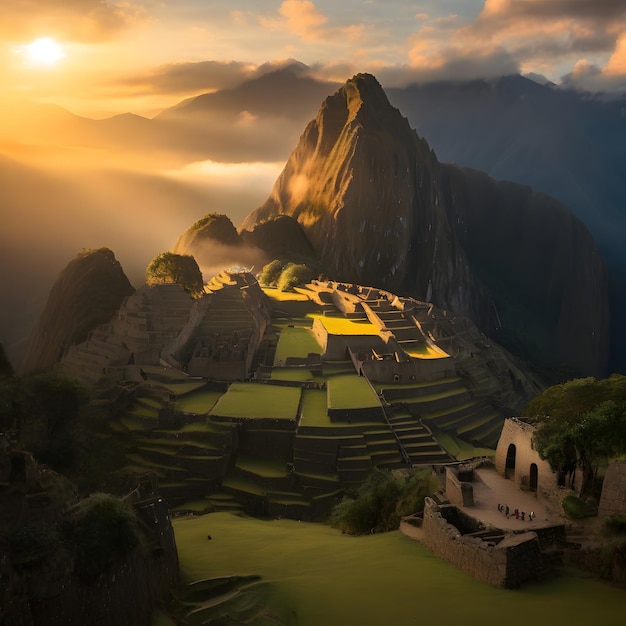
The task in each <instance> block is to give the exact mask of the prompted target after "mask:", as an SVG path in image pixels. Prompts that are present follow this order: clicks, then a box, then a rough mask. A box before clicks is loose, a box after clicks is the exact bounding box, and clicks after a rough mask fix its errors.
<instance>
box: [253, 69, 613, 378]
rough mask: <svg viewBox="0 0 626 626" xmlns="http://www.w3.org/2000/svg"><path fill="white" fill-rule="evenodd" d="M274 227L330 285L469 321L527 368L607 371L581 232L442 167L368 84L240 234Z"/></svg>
mask: <svg viewBox="0 0 626 626" xmlns="http://www.w3.org/2000/svg"><path fill="white" fill-rule="evenodd" d="M278 215H288V216H291V217H293V218H294V219H296V220H297V221H298V223H299V224H300V226H301V228H302V229H303V231H304V233H305V235H306V237H307V239H308V240H309V241H310V242H311V245H312V247H313V249H314V251H315V253H316V254H317V256H318V258H319V260H320V261H321V263H322V264H323V265H324V266H325V267H327V268H328V271H329V272H330V273H331V274H332V275H333V276H334V277H336V278H338V279H340V280H346V281H350V282H357V283H361V284H364V283H365V284H373V285H376V286H379V287H383V288H385V289H389V290H391V291H395V292H399V293H404V294H410V295H413V296H415V297H417V298H419V299H422V300H425V301H429V302H433V303H434V304H436V305H437V306H439V307H442V308H446V309H450V310H452V311H455V312H457V313H461V314H463V315H467V316H469V317H471V318H472V319H473V320H475V321H476V322H477V323H478V325H479V326H480V327H481V329H483V330H484V331H486V332H487V333H488V334H491V335H492V336H493V335H495V334H497V336H498V337H499V338H500V339H502V340H507V338H508V339H509V341H508V342H506V341H505V343H508V344H509V345H511V347H513V348H516V349H517V352H518V353H520V352H521V353H523V354H524V356H526V357H527V358H530V359H532V360H534V361H535V362H538V363H541V364H544V365H556V364H559V365H566V366H568V367H571V368H572V369H574V370H576V371H578V372H581V373H588V374H600V373H602V372H603V371H604V368H605V366H606V360H607V354H608V330H607V329H608V315H609V308H608V296H607V276H606V272H605V268H604V264H603V262H602V259H601V257H600V255H599V253H598V251H597V249H596V248H595V245H594V242H593V240H592V239H591V237H590V236H589V235H588V233H587V232H586V230H585V228H584V226H583V225H582V224H581V223H580V222H579V221H578V220H577V218H575V217H574V215H573V214H572V213H571V212H570V211H569V210H568V209H567V208H566V207H564V206H563V205H561V204H560V203H558V202H556V201H555V200H553V199H551V198H549V197H547V196H545V195H542V194H533V193H532V192H531V191H530V190H529V189H528V188H527V187H523V186H521V185H516V184H513V183H506V184H504V183H497V182H495V181H493V180H491V179H489V178H488V177H486V176H483V175H481V174H479V173H476V172H472V171H467V170H463V169H461V168H453V166H446V165H442V164H440V163H439V162H438V160H437V158H436V157H435V155H434V153H433V152H432V151H431V150H430V148H429V146H428V144H427V143H426V142H425V141H424V140H423V139H421V138H420V137H418V135H417V134H416V133H415V131H414V130H412V129H411V128H410V126H409V124H408V122H407V120H406V119H405V118H403V117H402V115H401V114H400V112H399V111H398V110H397V109H395V108H394V107H392V106H391V105H390V104H389V101H388V100H387V97H386V95H385V93H384V91H383V90H382V88H381V86H380V85H379V84H378V82H377V81H376V79H375V78H374V77H373V76H370V75H363V74H360V75H357V76H355V77H354V78H353V79H351V80H349V81H347V83H346V84H345V85H344V86H343V87H342V88H341V89H339V91H337V92H336V93H335V94H334V95H332V96H330V97H328V98H327V99H326V100H325V101H324V103H323V104H322V107H321V109H320V111H319V113H318V115H317V117H316V118H315V119H314V120H313V121H312V122H310V123H309V125H308V126H307V128H306V130H305V132H304V134H303V135H302V137H301V139H300V142H299V144H298V145H297V147H296V149H295V150H294V151H293V153H292V154H291V156H290V157H289V160H288V161H287V164H286V166H285V169H284V170H283V172H282V174H281V175H280V177H279V178H278V180H277V181H276V183H275V186H274V189H273V190H272V194H271V196H270V197H269V198H268V200H267V201H266V202H265V204H263V205H262V206H261V207H260V208H258V209H257V210H255V211H254V212H252V213H251V214H250V215H249V216H248V217H247V218H246V219H245V220H244V222H243V225H242V228H243V229H246V230H251V229H253V228H254V227H255V226H256V225H257V224H258V223H260V222H262V221H263V220H266V219H268V218H272V217H276V216H278ZM520 226H523V228H522V229H521V230H520V228H519V227H520ZM574 259H575V261H574ZM590 298H593V302H594V304H593V306H591V305H588V304H586V303H587V302H588V299H590ZM546 303H547V304H548V305H549V306H548V309H547V310H546V309H545V308H544V305H545V304H546ZM581 303H585V304H584V306H581V305H580V304H581ZM505 304H506V307H504V305H505ZM499 307H500V308H503V307H504V308H503V311H502V312H499V310H498V308H499ZM545 338H549V339H550V341H549V342H548V343H547V344H546V343H545Z"/></svg>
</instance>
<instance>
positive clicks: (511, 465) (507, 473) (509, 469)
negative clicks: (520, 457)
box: [504, 443, 517, 478]
mask: <svg viewBox="0 0 626 626" xmlns="http://www.w3.org/2000/svg"><path fill="white" fill-rule="evenodd" d="M516 453H517V449H516V448H515V444H514V443H511V444H509V447H508V449H507V451H506V463H505V465H504V477H505V478H515V455H516Z"/></svg>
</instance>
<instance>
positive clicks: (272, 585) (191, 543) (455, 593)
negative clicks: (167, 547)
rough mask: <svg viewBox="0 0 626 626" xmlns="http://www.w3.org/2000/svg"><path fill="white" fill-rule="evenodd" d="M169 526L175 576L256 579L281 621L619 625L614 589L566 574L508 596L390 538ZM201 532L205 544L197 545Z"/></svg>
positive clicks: (332, 625)
mask: <svg viewBox="0 0 626 626" xmlns="http://www.w3.org/2000/svg"><path fill="white" fill-rule="evenodd" d="M173 523H174V529H175V533H176V543H177V546H178V552H179V557H180V566H181V570H182V574H183V577H184V578H186V579H187V580H203V579H207V578H212V577H216V576H228V575H232V574H237V575H239V576H245V575H255V574H256V575H260V576H261V577H262V581H263V582H264V583H265V585H266V586H265V593H264V597H263V601H264V602H266V603H268V604H269V606H270V610H271V612H272V613H274V614H275V615H277V616H278V617H279V618H280V621H279V622H278V623H282V624H297V625H298V626H319V625H320V624H324V625H325V626H345V625H347V624H359V626H380V625H381V624H415V623H431V624H441V625H447V624H470V625H472V626H473V625H475V624H476V625H478V624H480V625H483V626H500V625H501V624H507V626H528V624H529V623H533V624H537V625H543V624H567V625H568V626H588V624H601V625H602V626H621V625H622V624H623V622H624V613H625V611H626V594H625V593H624V591H623V590H620V589H616V588H613V587H610V586H608V585H604V584H602V583H599V582H596V581H595V580H592V579H590V578H587V577H584V576H583V575H581V574H578V573H576V572H574V571H572V570H568V571H566V572H565V573H564V575H563V576H561V577H560V578H557V579H555V580H550V581H548V582H545V583H541V584H535V585H529V586H526V587H524V588H522V589H518V590H515V591H507V590H502V589H497V588H494V587H490V586H488V585H485V584H483V583H480V582H478V581H476V580H474V579H472V578H471V577H469V576H467V575H466V574H464V573H462V572H460V571H458V570H456V569H454V568H453V567H452V566H450V565H448V564H447V563H445V562H444V561H442V560H440V559H438V558H436V557H434V556H432V554H430V553H429V552H428V551H427V550H426V549H425V548H424V547H422V546H421V545H420V544H418V543H417V542H414V541H412V540H410V539H408V538H407V537H404V536H403V535H401V534H400V533H399V532H397V531H396V532H391V533H385V534H378V535H367V536H364V537H350V536H347V535H342V534H341V532H339V531H337V530H333V529H331V528H329V527H327V526H324V525H320V524H309V523H300V522H296V521H292V520H274V521H260V520H254V519H250V518H245V517H239V516H235V515H231V514H228V513H214V514H210V515H205V516H203V517H195V518H185V519H177V520H174V522H173ZM207 534H211V536H212V537H213V541H211V542H207V539H206V538H207ZM243 593H246V592H245V590H244V591H243ZM251 623H252V624H253V625H255V626H261V624H264V623H266V624H267V623H269V622H263V621H252V622H251ZM274 623H276V622H274Z"/></svg>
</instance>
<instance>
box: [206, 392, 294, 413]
mask: <svg viewBox="0 0 626 626" xmlns="http://www.w3.org/2000/svg"><path fill="white" fill-rule="evenodd" d="M300 392H301V390H300V388H299V387H279V386H277V385H264V384H256V383H233V384H232V385H231V386H230V387H229V389H228V391H227V392H226V393H225V394H224V395H223V396H222V397H221V398H220V399H219V400H218V401H217V403H216V405H215V406H214V407H213V409H212V410H211V415H219V416H222V417H232V418H237V417H241V418H248V419H250V418H273V419H293V420H295V419H296V416H297V412H298V404H299V402H300Z"/></svg>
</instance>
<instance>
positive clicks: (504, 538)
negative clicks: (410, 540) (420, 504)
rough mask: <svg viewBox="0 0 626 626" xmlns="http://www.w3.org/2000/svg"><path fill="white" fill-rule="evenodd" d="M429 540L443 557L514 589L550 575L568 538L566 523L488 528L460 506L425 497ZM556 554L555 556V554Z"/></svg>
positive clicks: (477, 575)
mask: <svg viewBox="0 0 626 626" xmlns="http://www.w3.org/2000/svg"><path fill="white" fill-rule="evenodd" d="M422 528H423V532H424V544H425V545H426V546H427V547H428V548H429V549H430V550H431V551H432V552H433V553H434V554H435V555H436V556H438V557H439V558H442V559H444V560H446V561H448V562H449V563H451V564H452V565H454V566H455V567H457V568H458V569H460V570H462V571H464V572H465V573H467V574H469V575H470V576H472V577H473V578H476V579H477V580H480V581H482V582H485V583H488V584H490V585H494V586H496V587H503V588H505V589H514V588H516V587H519V586H520V585H522V584H524V583H526V582H529V581H533V580H537V579H539V578H541V577H543V576H545V575H546V574H547V573H549V571H550V570H551V568H552V567H553V566H554V565H555V564H556V562H557V561H558V559H559V554H558V552H557V553H556V554H555V552H554V547H555V546H560V545H562V544H564V543H565V527H564V526H563V525H556V526H550V527H545V528H535V529H533V530H532V531H503V530H500V529H497V528H487V527H486V526H485V525H483V524H482V523H480V522H479V521H478V520H476V519H474V518H473V517H470V516H469V515H467V514H465V513H464V512H463V511H462V510H461V509H459V508H458V507H457V506H455V505H453V504H449V503H437V502H436V501H435V500H434V499H432V498H426V503H425V507H424V516H423V526H422ZM555 557H556V559H555Z"/></svg>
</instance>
